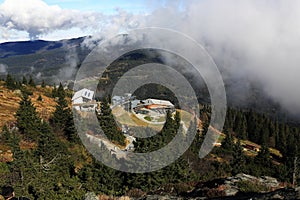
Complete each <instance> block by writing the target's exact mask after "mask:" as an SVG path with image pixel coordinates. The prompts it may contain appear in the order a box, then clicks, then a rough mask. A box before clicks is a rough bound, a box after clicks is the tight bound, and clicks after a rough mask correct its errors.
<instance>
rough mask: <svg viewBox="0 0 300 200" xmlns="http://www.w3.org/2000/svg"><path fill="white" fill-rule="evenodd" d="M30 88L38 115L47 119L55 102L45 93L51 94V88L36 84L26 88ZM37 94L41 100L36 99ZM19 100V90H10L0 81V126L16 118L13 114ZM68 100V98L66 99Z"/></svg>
mask: <svg viewBox="0 0 300 200" xmlns="http://www.w3.org/2000/svg"><path fill="white" fill-rule="evenodd" d="M28 89H29V90H32V92H33V95H31V96H30V99H31V101H32V103H33V105H34V106H35V107H36V110H37V112H38V114H39V116H40V117H41V118H42V119H44V120H48V119H49V117H50V116H51V113H53V112H54V110H55V106H56V102H55V100H54V99H53V98H50V97H47V96H46V94H51V90H52V89H51V88H50V87H46V88H42V87H40V86H37V87H36V88H28ZM39 95H41V96H42V99H43V100H42V101H38V100H37V99H38V97H39ZM20 101H21V92H20V91H19V90H15V91H11V90H9V89H7V88H6V87H5V86H4V82H3V81H2V82H0V128H2V127H3V126H4V125H5V124H7V123H9V122H14V121H15V120H16V118H15V114H16V111H17V110H18V108H19V102H20ZM68 101H69V102H70V99H68Z"/></svg>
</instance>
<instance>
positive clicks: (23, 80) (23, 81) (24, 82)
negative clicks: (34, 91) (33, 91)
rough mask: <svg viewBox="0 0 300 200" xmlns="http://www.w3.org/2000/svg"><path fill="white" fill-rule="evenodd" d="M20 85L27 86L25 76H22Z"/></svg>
mask: <svg viewBox="0 0 300 200" xmlns="http://www.w3.org/2000/svg"><path fill="white" fill-rule="evenodd" d="M22 84H23V85H27V84H28V82H27V79H26V77H25V76H23V79H22Z"/></svg>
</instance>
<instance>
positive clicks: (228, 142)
mask: <svg viewBox="0 0 300 200" xmlns="http://www.w3.org/2000/svg"><path fill="white" fill-rule="evenodd" d="M224 134H226V137H225V139H224V140H223V141H222V148H223V149H224V150H227V151H230V152H232V151H233V147H234V142H233V137H232V134H231V133H229V132H228V130H226V129H225V130H224Z"/></svg>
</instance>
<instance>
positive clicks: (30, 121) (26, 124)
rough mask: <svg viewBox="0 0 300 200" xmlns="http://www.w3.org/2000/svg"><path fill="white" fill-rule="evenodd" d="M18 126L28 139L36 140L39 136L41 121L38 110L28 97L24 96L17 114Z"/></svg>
mask: <svg viewBox="0 0 300 200" xmlns="http://www.w3.org/2000/svg"><path fill="white" fill-rule="evenodd" d="M16 118H17V126H18V128H19V130H20V132H21V133H22V134H24V135H25V137H26V138H27V139H30V140H34V139H36V138H37V136H38V127H39V126H40V124H41V119H40V118H39V117H38V115H37V112H36V108H35V107H34V105H33V104H32V102H31V100H30V99H29V98H28V95H26V94H24V95H23V97H22V100H21V102H20V106H19V109H18V110H17V112H16Z"/></svg>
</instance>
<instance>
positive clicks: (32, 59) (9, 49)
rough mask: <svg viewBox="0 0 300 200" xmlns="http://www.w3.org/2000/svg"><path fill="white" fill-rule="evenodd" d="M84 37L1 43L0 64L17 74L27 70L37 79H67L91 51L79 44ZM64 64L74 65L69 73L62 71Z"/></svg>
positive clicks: (27, 73) (51, 80)
mask: <svg viewBox="0 0 300 200" xmlns="http://www.w3.org/2000/svg"><path fill="white" fill-rule="evenodd" d="M84 39H85V37H81V38H75V39H70V40H60V41H43V40H36V41H22V42H7V43H2V44H0V64H2V65H4V66H7V72H8V73H10V74H13V75H15V76H16V77H19V76H23V75H25V76H26V75H27V76H28V75H29V74H30V75H32V76H33V77H34V78H35V79H37V80H42V79H44V80H46V81H48V82H53V81H55V82H57V81H66V80H67V79H72V78H73V75H74V73H75V72H76V70H74V68H76V67H77V68H78V66H79V65H80V63H81V62H82V60H83V59H84V58H85V57H86V55H87V54H88V53H89V52H90V51H89V50H88V49H87V48H84V47H82V46H81V43H82V42H83V40H84ZM64 68H73V69H71V70H72V74H66V73H62V69H64ZM65 71H66V70H65ZM3 74H4V73H3ZM3 74H2V76H3Z"/></svg>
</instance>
